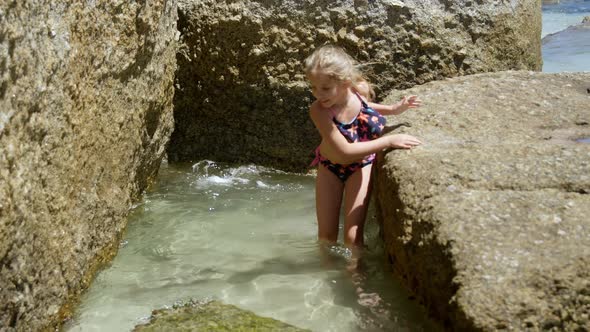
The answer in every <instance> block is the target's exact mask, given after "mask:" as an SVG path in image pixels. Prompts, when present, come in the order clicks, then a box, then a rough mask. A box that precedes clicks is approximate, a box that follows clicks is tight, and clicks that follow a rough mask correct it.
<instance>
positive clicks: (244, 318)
mask: <svg viewBox="0 0 590 332" xmlns="http://www.w3.org/2000/svg"><path fill="white" fill-rule="evenodd" d="M133 331H138V332H139V331H143V332H148V331H269V332H270V331H286V332H305V331H309V330H303V329H300V328H297V327H295V326H292V325H289V324H285V323H283V322H280V321H277V320H274V319H272V318H266V317H260V316H257V315H255V314H254V313H253V312H250V311H247V310H243V309H240V308H238V307H235V306H233V305H228V304H223V303H221V302H218V301H211V302H204V303H198V302H189V303H187V304H184V305H179V306H176V307H174V308H172V309H164V310H154V312H153V313H152V317H150V322H149V323H147V324H143V325H138V326H136V327H135V329H133Z"/></svg>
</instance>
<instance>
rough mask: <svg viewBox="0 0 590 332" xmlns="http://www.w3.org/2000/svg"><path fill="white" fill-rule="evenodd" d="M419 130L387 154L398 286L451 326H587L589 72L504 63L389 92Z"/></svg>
mask: <svg viewBox="0 0 590 332" xmlns="http://www.w3.org/2000/svg"><path fill="white" fill-rule="evenodd" d="M404 94H418V95H420V96H421V98H422V99H423V100H424V106H423V107H422V109H420V110H416V111H408V112H406V114H404V115H402V116H400V117H399V118H397V119H391V120H395V121H393V122H392V123H393V124H394V126H393V127H394V128H396V127H397V128H396V129H395V132H403V133H408V134H412V135H416V136H418V137H420V138H421V139H422V140H423V142H424V143H425V144H424V145H423V146H421V147H418V148H416V149H413V150H409V151H408V150H396V151H391V152H389V153H386V154H384V155H382V156H380V160H379V166H380V167H379V168H378V175H377V181H376V205H377V213H378V216H379V219H380V221H381V222H382V226H383V234H384V238H385V242H386V246H387V250H388V254H389V259H390V261H391V263H392V265H393V267H394V270H395V271H396V273H397V274H398V275H399V276H400V277H401V279H402V280H403V282H404V283H405V284H406V285H407V286H408V287H409V288H410V289H411V290H413V291H414V292H415V294H416V295H417V297H418V299H420V300H421V301H422V302H423V303H424V304H425V305H426V306H427V307H428V309H429V310H430V312H431V313H432V315H433V316H435V317H437V318H438V319H440V320H441V321H442V322H443V323H444V326H445V327H446V328H448V329H451V330H469V331H498V330H500V331H509V330H510V331H513V330H519V331H521V330H560V331H562V330H566V331H588V329H589V327H590V320H589V315H590V219H589V216H590V195H588V194H589V193H590V139H589V138H590V73H562V74H542V73H532V72H499V73H493V74H479V75H473V76H466V77H460V78H455V79H448V80H445V81H438V82H432V83H428V84H425V85H422V86H418V87H415V88H412V89H410V90H406V91H394V92H392V93H391V94H390V95H389V96H388V98H387V100H386V101H388V102H393V101H395V100H397V99H398V98H399V97H400V96H401V95H404Z"/></svg>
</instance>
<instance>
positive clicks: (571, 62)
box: [542, 0, 590, 72]
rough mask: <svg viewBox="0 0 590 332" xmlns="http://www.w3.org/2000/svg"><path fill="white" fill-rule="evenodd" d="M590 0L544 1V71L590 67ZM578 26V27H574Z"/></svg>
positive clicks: (588, 68) (573, 70) (586, 69)
mask: <svg viewBox="0 0 590 332" xmlns="http://www.w3.org/2000/svg"><path fill="white" fill-rule="evenodd" d="M586 16H590V0H569V1H568V0H562V1H560V3H559V4H553V5H543V32H542V36H543V40H542V44H543V46H542V51H543V71H544V72H563V71H569V72H577V71H590V25H588V26H587V27H581V26H580V25H581V23H582V20H583V19H584V17H586ZM573 26H577V28H573Z"/></svg>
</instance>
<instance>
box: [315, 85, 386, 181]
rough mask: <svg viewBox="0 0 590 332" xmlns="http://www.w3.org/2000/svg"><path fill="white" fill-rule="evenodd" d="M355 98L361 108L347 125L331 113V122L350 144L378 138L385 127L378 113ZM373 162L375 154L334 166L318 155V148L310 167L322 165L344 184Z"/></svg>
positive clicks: (383, 119) (383, 120) (334, 164)
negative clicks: (355, 173) (350, 162)
mask: <svg viewBox="0 0 590 332" xmlns="http://www.w3.org/2000/svg"><path fill="white" fill-rule="evenodd" d="M356 96H357V97H358V98H359V100H360V101H361V104H362V107H361V110H360V111H359V113H358V114H357V116H356V117H355V118H354V119H353V120H352V121H350V122H349V123H342V122H340V121H338V120H336V117H335V115H334V111H333V110H332V109H330V112H332V121H333V122H334V124H335V125H336V127H337V128H338V130H339V131H340V133H341V134H342V135H344V137H346V139H347V140H348V141H349V142H350V143H354V142H366V141H370V140H373V139H375V138H378V137H380V136H381V135H382V133H383V128H384V127H385V118H384V117H383V116H382V115H381V114H379V112H377V111H375V110H374V109H372V108H370V107H369V106H368V105H367V103H365V101H364V100H363V99H362V98H361V97H360V96H359V95H358V93H357V94H356ZM374 160H375V154H374V153H373V154H371V155H368V156H366V157H365V158H363V159H362V160H360V161H358V162H354V163H352V164H348V165H342V164H336V163H333V162H331V161H330V160H329V159H327V158H325V157H324V156H322V155H321V154H320V147H319V146H318V147H317V148H316V150H315V159H314V160H313V162H312V163H311V165H312V166H315V165H317V164H322V165H324V167H326V168H327V169H329V170H330V171H331V172H332V173H334V174H335V175H336V176H337V177H338V178H339V179H340V180H341V181H342V182H345V181H346V179H348V177H349V176H351V175H352V174H353V173H354V172H356V171H357V170H359V169H361V168H363V167H365V166H367V165H370V164H372V163H373V161H374Z"/></svg>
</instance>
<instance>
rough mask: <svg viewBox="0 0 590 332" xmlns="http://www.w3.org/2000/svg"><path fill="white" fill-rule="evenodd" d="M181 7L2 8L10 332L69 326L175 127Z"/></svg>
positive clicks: (1, 167) (4, 295) (1, 290)
mask: <svg viewBox="0 0 590 332" xmlns="http://www.w3.org/2000/svg"><path fill="white" fill-rule="evenodd" d="M176 21H177V5H176V1H174V0H156V1H150V2H129V3H127V2H121V1H116V2H113V1H110V0H96V1H82V2H79V1H77V2H70V1H49V0H34V1H33V0H19V1H3V2H2V3H0V270H1V271H0V330H2V331H10V330H18V331H39V330H45V329H47V330H49V329H51V327H53V326H56V325H59V323H60V322H61V320H62V319H63V318H64V316H66V315H67V314H68V310H69V309H68V308H69V306H70V304H71V303H72V302H73V301H75V299H76V297H77V295H78V294H79V292H80V290H81V289H83V288H84V287H85V286H86V285H87V284H88V282H89V279H90V278H91V276H92V273H93V271H94V270H95V268H96V267H97V266H98V264H99V263H100V262H101V261H103V260H105V259H108V257H110V256H111V255H112V254H113V253H114V252H115V251H116V249H117V246H118V237H119V235H120V233H121V231H122V230H123V228H124V226H125V221H126V216H127V213H128V210H129V208H130V206H131V204H132V202H133V200H134V199H135V198H137V197H138V196H139V195H140V194H141V192H142V191H143V190H144V189H145V188H146V186H147V184H148V182H149V181H150V179H151V178H153V177H154V176H155V174H156V172H157V169H158V167H159V164H160V161H161V159H162V157H163V155H164V151H165V146H166V144H167V142H168V140H169V136H170V133H171V132H172V129H173V115H172V97H173V93H174V89H173V77H174V72H175V69H176V51H177V42H176V40H175V39H177V34H176V31H177V30H176Z"/></svg>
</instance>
